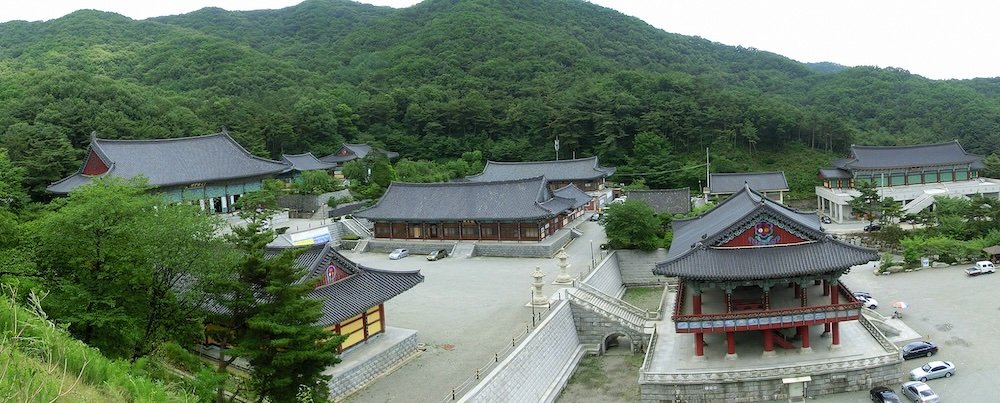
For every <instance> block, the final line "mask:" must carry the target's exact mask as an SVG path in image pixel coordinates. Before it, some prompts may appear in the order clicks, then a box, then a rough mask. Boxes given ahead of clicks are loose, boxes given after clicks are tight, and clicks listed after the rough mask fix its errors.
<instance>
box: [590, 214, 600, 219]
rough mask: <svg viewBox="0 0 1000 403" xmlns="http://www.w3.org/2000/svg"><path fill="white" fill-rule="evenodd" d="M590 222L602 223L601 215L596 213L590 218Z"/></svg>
mask: <svg viewBox="0 0 1000 403" xmlns="http://www.w3.org/2000/svg"><path fill="white" fill-rule="evenodd" d="M590 221H601V213H594V214H592V215H591V216H590Z"/></svg>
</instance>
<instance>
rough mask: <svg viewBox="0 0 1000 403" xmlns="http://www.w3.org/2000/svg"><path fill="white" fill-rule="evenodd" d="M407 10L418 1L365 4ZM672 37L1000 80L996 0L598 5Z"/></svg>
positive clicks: (156, 4)
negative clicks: (699, 38)
mask: <svg viewBox="0 0 1000 403" xmlns="http://www.w3.org/2000/svg"><path fill="white" fill-rule="evenodd" d="M300 1H301V0H159V1H153V0H0V22H3V21H9V20H28V21H36V20H49V19H53V18H59V17H61V16H63V15H66V14H68V13H71V12H73V11H75V10H78V9H85V8H89V9H98V10H104V11H113V12H116V13H119V14H123V15H126V16H128V17H131V18H134V19H144V18H149V17H154V16H161V15H173V14H182V13H187V12H190V11H194V10H197V9H199V8H202V7H208V6H215V7H221V8H224V9H227V10H257V9H275V8H283V7H288V6H291V5H294V4H297V3H299V2H300ZM364 2H365V3H371V4H378V5H388V6H393V7H406V6H409V5H412V4H414V3H417V2H418V1H415V0H367V1H364ZM591 3H595V4H600V5H602V6H605V7H609V8H613V9H616V10H618V11H620V12H622V13H624V14H628V15H631V16H634V17H638V18H640V19H642V20H644V21H646V22H647V23H649V24H650V25H652V26H655V27H657V28H661V29H663V30H665V31H668V32H675V33H679V34H684V35H697V36H700V37H702V38H705V39H709V40H712V41H715V42H720V43H724V44H727V45H742V46H747V47H755V48H757V49H761V50H766V51H770V52H774V53H778V54H781V55H784V56H787V57H789V58H792V59H795V60H798V61H802V62H820V61H829V62H834V63H839V64H843V65H848V66H858V65H868V66H879V67H889V66H892V67H901V68H904V69H907V70H909V71H910V72H912V73H914V74H919V75H922V76H924V77H927V78H933V79H949V78H973V77H997V76H1000V52H997V51H996V40H997V39H1000V23H998V22H996V21H995V20H996V17H997V16H998V15H1000V3H996V2H992V1H989V0H977V1H972V0H949V1H947V2H945V1H934V0H840V1H824V2H819V1H804V0H727V1H722V0H591Z"/></svg>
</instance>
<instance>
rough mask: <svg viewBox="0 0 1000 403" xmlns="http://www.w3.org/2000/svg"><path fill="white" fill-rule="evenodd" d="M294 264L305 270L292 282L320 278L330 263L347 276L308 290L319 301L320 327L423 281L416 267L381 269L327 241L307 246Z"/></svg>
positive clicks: (353, 313)
mask: <svg viewBox="0 0 1000 403" xmlns="http://www.w3.org/2000/svg"><path fill="white" fill-rule="evenodd" d="M279 251H280V250H272V252H271V253H272V254H273V253H278V252H279ZM295 263H296V264H297V265H298V266H300V267H302V268H304V269H306V274H305V275H304V276H302V278H301V279H299V280H298V281H297V282H296V284H300V283H303V282H306V281H311V280H314V279H316V278H319V277H323V276H324V275H325V274H326V271H327V268H328V267H330V265H333V266H335V267H337V268H338V269H340V270H342V271H344V272H345V273H347V275H348V276H347V277H345V278H343V279H341V280H339V281H335V282H333V283H331V284H327V285H324V286H321V287H319V288H316V289H315V290H313V291H312V292H310V293H309V296H310V297H312V298H316V299H319V300H322V301H323V317H322V318H321V319H320V320H319V324H320V325H322V326H331V325H334V324H337V323H340V322H343V321H345V320H347V319H350V318H351V317H354V316H355V315H359V314H361V313H362V312H365V311H367V310H368V309H369V308H371V307H373V306H376V305H378V304H381V303H384V302H386V301H388V300H390V299H392V298H394V297H396V296H397V295H399V294H402V293H403V292H405V291H407V290H409V289H411V288H413V287H414V286H416V285H417V284H420V283H421V282H423V281H424V276H423V275H421V274H420V271H419V270H409V271H395V270H382V269H374V268H371V267H367V266H363V265H361V264H358V263H355V262H353V261H351V260H350V259H348V258H346V257H344V255H342V254H340V252H337V250H336V249H335V248H333V246H332V244H329V243H327V244H323V245H316V246H313V247H310V248H309V250H307V251H305V252H303V253H302V254H300V255H299V256H298V257H297V258H296V260H295Z"/></svg>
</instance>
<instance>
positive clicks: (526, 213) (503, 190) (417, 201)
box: [354, 177, 554, 221]
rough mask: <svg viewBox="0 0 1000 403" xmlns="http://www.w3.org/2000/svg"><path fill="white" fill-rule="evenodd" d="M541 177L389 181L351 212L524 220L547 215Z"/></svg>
mask: <svg viewBox="0 0 1000 403" xmlns="http://www.w3.org/2000/svg"><path fill="white" fill-rule="evenodd" d="M546 183H547V182H546V180H545V178H542V177H537V178H530V179H520V180H510V181H500V182H446V183H403V182H393V183H392V184H390V185H389V188H388V189H386V191H385V194H384V195H382V198H381V199H379V201H378V203H375V205H374V206H372V207H370V208H368V209H365V210H361V211H358V212H356V213H354V215H355V216H357V217H361V218H367V219H369V220H406V221H454V220H496V221H503V220H525V219H539V218H547V217H551V216H553V215H554V214H553V213H552V212H551V211H550V210H549V209H546V208H544V207H543V206H542V203H543V202H546V201H548V200H549V199H551V198H552V196H551V193H550V192H549V191H548V189H547V187H546Z"/></svg>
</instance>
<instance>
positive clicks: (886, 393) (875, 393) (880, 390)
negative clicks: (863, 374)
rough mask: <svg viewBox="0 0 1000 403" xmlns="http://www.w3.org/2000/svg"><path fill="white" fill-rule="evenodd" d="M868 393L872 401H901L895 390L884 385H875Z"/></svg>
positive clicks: (885, 402)
mask: <svg viewBox="0 0 1000 403" xmlns="http://www.w3.org/2000/svg"><path fill="white" fill-rule="evenodd" d="M868 393H869V394H871V396H872V401H873V402H875V403H903V400H902V399H900V398H899V395H897V394H896V392H893V391H892V389H889V388H887V387H885V386H876V387H874V388H872V390H871V391H870V392H868Z"/></svg>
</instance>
